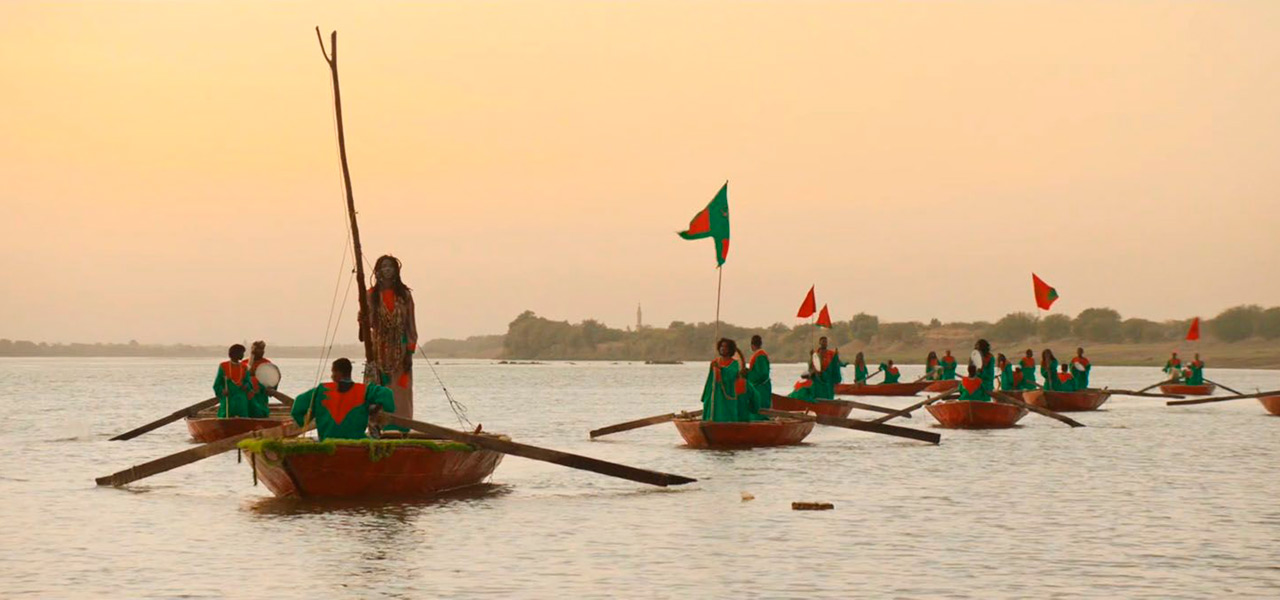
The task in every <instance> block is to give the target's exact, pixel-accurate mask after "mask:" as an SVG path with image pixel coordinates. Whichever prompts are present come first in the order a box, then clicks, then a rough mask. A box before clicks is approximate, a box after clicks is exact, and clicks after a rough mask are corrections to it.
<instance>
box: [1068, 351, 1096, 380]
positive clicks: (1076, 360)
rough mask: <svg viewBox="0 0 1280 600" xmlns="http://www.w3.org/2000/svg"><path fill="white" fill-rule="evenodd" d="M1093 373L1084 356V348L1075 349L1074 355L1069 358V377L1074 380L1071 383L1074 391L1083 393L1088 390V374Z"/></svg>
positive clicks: (1091, 365)
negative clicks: (1073, 385)
mask: <svg viewBox="0 0 1280 600" xmlns="http://www.w3.org/2000/svg"><path fill="white" fill-rule="evenodd" d="M1091 371H1093V363H1091V362H1089V359H1088V358H1087V357H1085V355H1084V348H1076V355H1075V356H1073V357H1072V358H1071V376H1072V377H1074V378H1075V381H1074V382H1073V383H1074V384H1075V389H1076V390H1078V391H1084V390H1087V389H1089V373H1090V372H1091Z"/></svg>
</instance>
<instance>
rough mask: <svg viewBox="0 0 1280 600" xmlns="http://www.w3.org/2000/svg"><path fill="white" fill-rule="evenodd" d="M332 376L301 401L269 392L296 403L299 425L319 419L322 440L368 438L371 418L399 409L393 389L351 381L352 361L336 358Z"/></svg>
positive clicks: (295, 416) (310, 391)
mask: <svg viewBox="0 0 1280 600" xmlns="http://www.w3.org/2000/svg"><path fill="white" fill-rule="evenodd" d="M329 376H330V378H331V379H332V381H329V382H327V383H322V384H320V385H319V386H317V387H315V388H313V389H310V390H307V391H305V392H303V393H302V394H300V395H299V396H298V399H297V400H294V399H292V398H290V397H288V396H286V395H284V394H282V393H280V392H278V391H276V390H270V391H268V392H267V393H269V394H271V395H272V396H273V397H275V398H280V399H281V400H283V401H285V402H286V403H291V404H293V408H292V409H290V411H289V412H290V415H291V416H292V417H293V420H294V422H295V423H297V424H298V425H300V426H306V424H307V421H315V424H316V432H317V433H319V434H320V441H322V442H323V441H324V440H328V439H340V440H360V439H364V438H366V437H368V436H367V435H366V434H365V431H366V430H368V428H369V420H370V418H372V417H373V416H376V415H377V414H378V412H379V411H386V412H388V413H394V412H395V410H396V401H395V395H394V394H393V393H392V392H391V390H390V389H387V388H385V387H383V386H380V385H376V384H363V383H356V382H354V381H352V380H351V361H350V360H347V359H345V358H339V359H338V360H335V361H333V368H332V370H331V371H330V372H329Z"/></svg>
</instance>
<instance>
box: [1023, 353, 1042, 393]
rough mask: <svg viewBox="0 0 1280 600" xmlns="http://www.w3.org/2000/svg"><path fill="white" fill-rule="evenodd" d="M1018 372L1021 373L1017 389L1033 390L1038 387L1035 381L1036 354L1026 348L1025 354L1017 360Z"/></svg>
mask: <svg viewBox="0 0 1280 600" xmlns="http://www.w3.org/2000/svg"><path fill="white" fill-rule="evenodd" d="M1018 374H1020V375H1022V381H1020V382H1019V383H1018V389H1022V390H1034V389H1036V388H1038V387H1040V385H1039V384H1037V383H1036V355H1035V354H1033V353H1032V352H1031V349H1030V348H1027V354H1026V355H1025V356H1023V357H1022V360H1020V361H1018Z"/></svg>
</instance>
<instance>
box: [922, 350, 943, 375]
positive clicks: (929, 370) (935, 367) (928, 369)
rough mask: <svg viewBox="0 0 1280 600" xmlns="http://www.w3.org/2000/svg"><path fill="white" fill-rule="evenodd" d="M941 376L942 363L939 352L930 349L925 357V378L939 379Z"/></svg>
mask: <svg viewBox="0 0 1280 600" xmlns="http://www.w3.org/2000/svg"><path fill="white" fill-rule="evenodd" d="M941 378H942V365H941V364H940V363H939V362H938V353H937V352H934V351H933V350H930V351H929V356H928V357H926V358H925V359H924V380H925V381H937V380H939V379H941Z"/></svg>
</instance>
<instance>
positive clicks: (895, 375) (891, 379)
mask: <svg viewBox="0 0 1280 600" xmlns="http://www.w3.org/2000/svg"><path fill="white" fill-rule="evenodd" d="M880 372H882V373H884V381H883V382H881V384H882V385H883V384H889V383H898V380H899V379H901V378H902V373H900V372H898V367H895V366H893V361H891V360H890V361H886V362H882V363H880Z"/></svg>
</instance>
